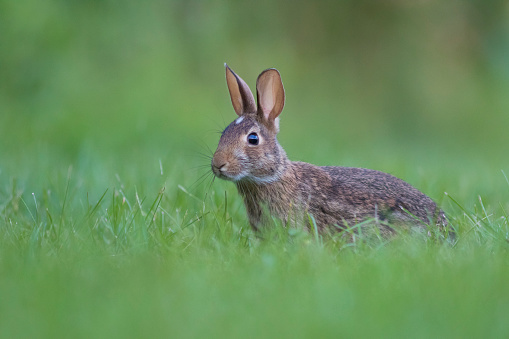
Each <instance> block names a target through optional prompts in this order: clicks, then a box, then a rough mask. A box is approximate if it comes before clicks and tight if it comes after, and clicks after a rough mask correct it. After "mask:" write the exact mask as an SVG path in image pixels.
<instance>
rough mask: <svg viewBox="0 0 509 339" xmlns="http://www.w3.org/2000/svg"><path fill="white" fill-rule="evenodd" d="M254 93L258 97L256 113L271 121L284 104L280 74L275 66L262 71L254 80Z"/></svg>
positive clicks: (283, 90) (279, 112)
mask: <svg viewBox="0 0 509 339" xmlns="http://www.w3.org/2000/svg"><path fill="white" fill-rule="evenodd" d="M256 95H257V97H258V114H259V115H262V116H263V118H264V119H265V120H266V121H267V122H269V123H271V122H273V121H274V120H275V119H276V118H277V117H278V116H279V114H281V111H282V110H283V107H284V105H285V89H284V87H283V82H282V81H281V75H279V72H278V70H277V69H275V68H269V69H266V70H265V71H263V72H262V73H261V74H260V75H259V76H258V79H257V80H256Z"/></svg>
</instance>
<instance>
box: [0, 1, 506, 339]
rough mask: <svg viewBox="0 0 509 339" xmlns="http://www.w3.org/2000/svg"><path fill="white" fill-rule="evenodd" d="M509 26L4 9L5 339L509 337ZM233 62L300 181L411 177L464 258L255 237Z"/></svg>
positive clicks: (424, 249)
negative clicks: (296, 164)
mask: <svg viewBox="0 0 509 339" xmlns="http://www.w3.org/2000/svg"><path fill="white" fill-rule="evenodd" d="M289 6H292V9H293V10H292V11H289V10H288V8H289ZM246 13H250V15H246ZM507 13H508V12H507V5H505V4H504V2H496V1H495V2H493V3H490V4H489V5H486V4H484V3H481V2H479V3H477V2H475V1H459V2H454V3H448V4H441V3H438V2H433V1H432V2H421V3H419V4H415V5H405V4H403V3H398V2H387V3H385V2H380V3H368V2H362V4H360V2H355V1H345V2H342V3H340V2H338V3H331V2H318V3H313V4H312V3H309V4H308V3H307V2H290V1H278V2H271V1H261V2H256V3H254V2H253V3H252V2H247V1H246V2H243V1H241V2H227V1H212V2H210V3H200V2H197V1H168V2H164V1H148V2H146V3H143V4H142V3H137V2H134V1H126V2H122V3H116V2H114V1H104V2H100V1H95V2H80V1H56V0H54V1H48V2H45V3H44V4H42V3H40V2H36V1H19V2H18V1H16V2H14V1H0V32H2V34H0V337H1V338H58V337H62V338H112V337H119V338H134V337H138V338H140V337H143V338H154V337H177V338H179V337H207V338H208V337H220V338H225V337H228V338H238V337H257V338H262V337H277V338H282V337H292V338H296V337H334V338H337V337H362V338H366V337H390V338H394V337H402V338H408V337H412V338H414V337H416V338H430V337H442V338H465V337H478V338H488V337H492V338H507V337H508V336H509V322H508V321H507V319H509V294H508V293H507V290H508V288H507V282H508V281H509V243H508V241H509V219H508V218H509V217H508V213H509V180H508V176H509V157H508V151H507V145H509V136H508V133H507V131H509V114H508V113H507V112H509V97H508V96H507V93H508V92H509V68H507V62H506V61H505V55H506V52H507V50H508V49H509V44H508V41H509V40H508V39H507V37H508V36H509V26H508V25H507V22H509V21H508V20H507V19H508V18H507V16H508V15H507ZM223 62H228V64H229V65H230V66H231V67H232V68H233V69H234V70H235V71H236V72H237V73H238V74H239V75H240V76H242V77H243V78H244V80H246V81H247V83H248V84H249V85H250V86H251V88H253V86H254V82H255V79H256V76H257V75H258V73H259V72H260V71H261V70H263V69H265V68H267V67H277V68H278V69H279V70H280V71H281V74H282V78H283V82H284V84H285V89H286V94H287V97H286V107H285V110H284V111H283V113H282V115H281V133H280V136H279V140H280V143H281V144H282V145H283V147H284V148H285V149H286V151H287V153H288V155H289V157H290V158H291V159H292V160H302V161H307V162H311V163H314V164H320V165H338V166H356V167H367V168H373V169H377V170H381V171H384V172H389V173H391V174H394V175H396V176H398V177H400V178H402V179H404V180H406V181H408V182H409V183H411V184H412V185H414V186H416V187H417V188H419V189H420V190H421V191H423V192H425V193H426V194H428V195H429V196H430V197H432V198H433V199H434V200H435V201H437V202H438V203H439V204H440V205H441V206H442V208H443V209H444V210H445V211H446V213H447V214H448V216H449V219H450V221H451V223H452V224H453V225H454V226H455V227H456V228H457V230H458V234H457V239H456V242H442V241H439V240H436V239H435V238H433V237H425V238H424V239H423V238H418V237H415V236H410V235H402V236H400V237H397V238H395V239H392V240H391V241H374V240H367V239H364V238H362V237H358V238H356V241H355V242H353V243H346V242H345V241H344V239H343V238H341V237H338V236H337V235H323V236H318V237H317V236H315V235H314V234H313V232H310V233H309V232H307V231H305V230H301V229H285V228H283V227H275V228H270V229H267V230H265V231H264V232H262V233H260V234H255V233H253V231H252V230H251V229H250V228H249V224H248V221H247V216H246V213H245V211H244V209H243V205H242V201H241V199H240V197H239V196H238V194H237V192H236V191H235V188H234V185H232V184H231V183H227V182H221V181H219V180H215V181H214V182H213V183H212V177H211V173H210V169H209V164H210V162H209V159H208V158H207V156H210V155H211V152H212V151H213V150H214V149H215V147H216V145H217V141H218V139H219V134H218V133H217V132H219V131H221V130H222V129H223V128H224V127H225V126H226V125H227V124H228V123H229V122H230V121H231V120H233V119H234V118H235V113H234V111H233V109H232V107H231V103H230V99H229V97H228V92H227V89H226V84H225V80H224V68H223ZM445 192H447V193H445Z"/></svg>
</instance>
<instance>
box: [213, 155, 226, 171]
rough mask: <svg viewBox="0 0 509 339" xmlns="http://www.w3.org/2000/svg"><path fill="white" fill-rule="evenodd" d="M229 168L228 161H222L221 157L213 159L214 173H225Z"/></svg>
mask: <svg viewBox="0 0 509 339" xmlns="http://www.w3.org/2000/svg"><path fill="white" fill-rule="evenodd" d="M227 167H228V161H226V160H225V159H221V158H220V157H214V158H213V159H212V170H213V171H214V172H216V171H217V172H222V171H225V170H226V169H227Z"/></svg>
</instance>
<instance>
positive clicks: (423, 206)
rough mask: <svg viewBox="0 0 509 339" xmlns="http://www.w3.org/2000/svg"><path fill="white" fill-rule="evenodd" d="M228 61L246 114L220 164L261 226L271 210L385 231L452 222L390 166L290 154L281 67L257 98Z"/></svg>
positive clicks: (269, 73) (237, 105)
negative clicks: (329, 162) (369, 224)
mask: <svg viewBox="0 0 509 339" xmlns="http://www.w3.org/2000/svg"><path fill="white" fill-rule="evenodd" d="M225 67H226V82H227V84H228V90H229V91H230V97H231V101H232V104H233V108H234V109H235V112H236V113H237V115H238V116H239V117H238V118H237V119H236V120H235V121H233V122H232V123H231V124H230V125H228V127H226V129H225V130H224V131H223V133H222V135H221V139H220V140H219V145H218V147H217V150H216V152H215V153H214V156H213V158H212V171H213V172H214V174H215V175H216V176H217V177H218V178H221V179H225V180H230V181H233V182H235V184H236V185H237V189H238V191H239V193H240V195H241V196H242V198H243V199H244V204H245V206H246V209H247V214H248V216H249V222H250V224H251V226H252V227H253V228H254V229H255V230H258V229H259V228H260V227H261V226H262V225H263V224H264V223H266V222H267V221H268V219H267V217H268V215H267V212H268V213H270V214H271V215H272V216H275V217H277V218H279V219H281V220H282V221H283V222H285V223H288V222H294V223H302V222H306V223H309V220H313V219H314V221H315V223H316V226H317V228H318V230H319V231H320V232H323V231H326V230H328V229H332V228H339V229H344V228H346V227H351V226H353V225H355V224H358V223H360V222H362V221H364V220H369V219H371V220H374V221H375V222H376V225H378V226H379V229H380V231H381V233H383V234H390V233H393V231H394V229H393V227H394V226H400V227H414V226H418V227H419V228H421V229H423V230H425V229H426V227H427V225H428V224H430V223H436V224H437V225H440V226H441V227H446V226H447V219H446V217H445V215H444V213H443V212H442V211H441V210H440V209H438V208H437V205H436V204H435V203H434V202H433V200H431V199H430V198H429V197H428V196H426V195H425V194H423V193H421V192H420V191H418V190H417V189H415V188H414V187H412V186H411V185H409V184H408V183H406V182H404V181H403V180H401V179H398V178H396V177H394V176H392V175H390V174H386V173H382V172H379V171H375V170H370V169H364V168H348V167H333V166H325V167H319V166H315V165H311V164H307V163H304V162H293V161H290V160H289V159H288V158H287V156H286V153H285V151H284V150H283V148H282V147H281V145H280V144H279V143H278V141H277V138H276V135H277V133H278V132H279V114H280V113H281V111H282V110H283V106H284V103H285V91H284V88H283V83H282V81H281V76H280V74H279V72H278V71H277V70H276V69H273V68H272V69H267V70H265V71H263V72H262V73H261V74H260V75H259V76H258V79H257V81H256V94H257V102H258V105H256V104H255V100H254V97H253V94H252V93H251V91H250V90H249V87H248V86H247V84H246V83H245V82H244V81H243V80H242V79H241V78H240V77H239V76H237V75H236V74H235V73H234V72H233V71H232V70H231V69H230V68H229V67H228V66H227V65H226V64H225ZM309 216H312V218H310V217H309ZM308 225H309V224H308Z"/></svg>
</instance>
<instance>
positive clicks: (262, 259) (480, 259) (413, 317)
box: [0, 163, 509, 338]
mask: <svg viewBox="0 0 509 339" xmlns="http://www.w3.org/2000/svg"><path fill="white" fill-rule="evenodd" d="M134 167H136V166H134ZM141 167H142V168H143V166H141ZM161 167H162V168H163V175H164V172H165V170H164V165H163V164H162V163H161V166H160V168H161ZM154 168H157V166H154ZM160 168H159V169H158V170H159V171H153V173H152V174H153V175H154V176H156V174H159V177H161V178H159V179H154V180H152V181H149V182H146V183H142V184H140V186H141V185H144V186H145V187H151V188H149V189H142V187H139V186H138V185H127V184H125V183H124V182H123V181H122V179H120V176H118V177H117V176H116V178H115V180H116V184H115V185H114V187H111V188H108V189H104V190H101V191H97V192H93V193H89V192H88V187H86V186H87V185H86V181H87V179H88V180H92V179H91V178H90V177H88V174H87V173H83V172H81V171H80V170H76V169H73V168H68V169H66V170H62V171H61V172H62V173H57V174H55V179H54V180H49V181H47V182H46V186H45V188H44V190H40V191H36V192H30V191H29V190H27V189H26V188H22V187H20V186H19V185H20V184H19V183H17V182H16V181H10V182H9V183H8V184H7V185H6V186H4V190H3V191H2V197H3V199H2V201H3V203H2V206H1V215H2V226H1V228H0V239H1V241H2V246H1V249H0V299H1V301H2V302H1V303H0V314H1V315H2V316H1V317H0V328H2V331H1V334H0V335H1V336H2V337H5V338H13V337H78V338H79V337H83V338H85V337H167V336H172V337H232V338H233V337H240V336H242V337H310V336H322V337H337V336H348V337H373V336H376V337H408V336H417V337H466V336H468V337H505V336H506V335H507V334H508V333H509V325H508V324H507V322H506V321H505V319H506V316H507V314H508V312H509V306H508V305H509V300H508V295H507V293H506V289H507V286H506V282H507V279H508V278H509V273H508V272H509V270H507V263H508V259H509V252H508V243H507V241H508V232H509V224H508V219H507V215H505V212H499V211H503V209H502V207H500V208H498V209H497V211H490V210H488V209H487V208H486V206H485V205H484V204H483V203H482V201H479V204H478V206H479V207H480V208H479V209H478V210H475V211H467V209H466V208H464V207H463V206H462V205H461V204H459V203H457V202H456V201H455V200H453V199H452V198H450V197H449V198H446V200H448V201H449V202H450V204H446V202H444V205H447V206H449V208H448V209H449V211H450V217H451V219H452V222H453V224H454V225H455V226H456V227H457V228H458V229H459V234H458V238H457V242H456V243H453V244H451V243H449V242H443V241H439V240H434V238H428V237H425V238H424V239H422V238H416V237H413V236H410V235H401V236H400V237H398V238H396V239H393V240H392V241H390V242H387V243H385V242H383V241H378V242H377V241H374V240H373V239H370V240H368V239H364V238H362V237H359V238H357V239H356V241H355V242H354V243H347V242H345V240H344V238H343V237H338V236H335V235H323V236H319V235H318V234H316V233H314V232H312V231H311V232H307V231H305V230H299V229H285V228H283V227H275V228H271V229H268V230H266V231H265V232H264V233H262V234H255V233H253V232H252V231H251V230H250V228H249V226H248V224H247V218H246V216H245V213H244V211H243V209H242V205H241V202H240V199H239V197H238V196H237V194H236V192H235V191H234V190H233V187H231V186H233V185H227V184H223V183H221V184H217V183H215V184H214V185H213V186H212V187H211V186H209V185H207V184H205V183H204V184H202V185H197V186H196V185H195V186H194V188H191V189H190V188H186V186H187V185H183V184H179V183H178V182H175V181H173V179H174V178H179V176H178V175H174V173H171V174H168V177H164V176H161V175H160V173H161V169H160ZM188 175H189V177H188V178H187V179H189V180H195V178H196V177H195V175H194V174H193V172H190V174H188ZM96 179H97V178H96ZM180 179H182V180H183V182H184V181H185V179H186V177H185V175H182V174H181V175H180ZM163 181H164V187H161V188H159V189H154V188H152V187H155V185H157V183H161V182H163ZM190 186H192V185H190ZM507 188H508V189H509V185H508V186H507ZM454 205H456V209H453V207H454Z"/></svg>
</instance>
